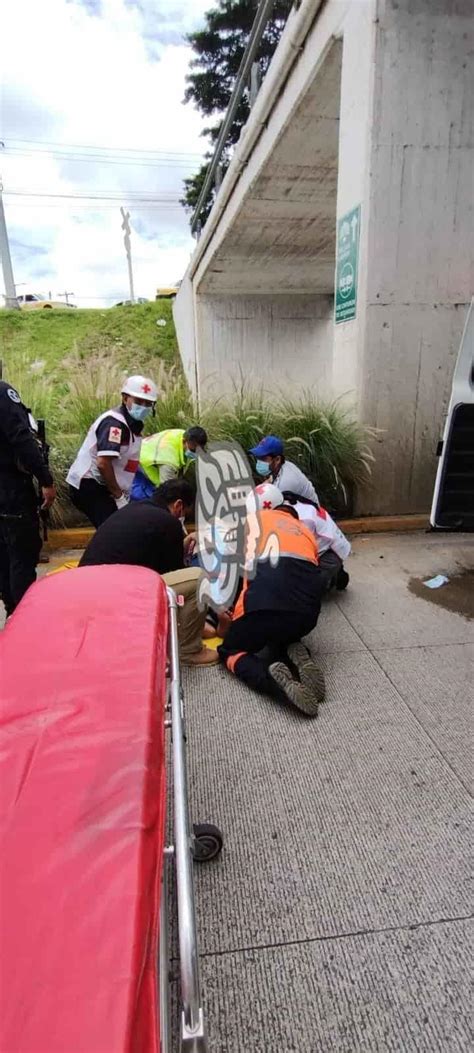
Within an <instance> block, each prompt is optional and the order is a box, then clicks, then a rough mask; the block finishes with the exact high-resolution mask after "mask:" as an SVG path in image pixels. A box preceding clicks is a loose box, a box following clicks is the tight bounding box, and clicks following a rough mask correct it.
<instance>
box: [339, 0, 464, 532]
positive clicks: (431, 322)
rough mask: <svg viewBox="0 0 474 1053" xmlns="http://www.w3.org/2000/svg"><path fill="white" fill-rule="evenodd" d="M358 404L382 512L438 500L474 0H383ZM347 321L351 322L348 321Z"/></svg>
mask: <svg viewBox="0 0 474 1053" xmlns="http://www.w3.org/2000/svg"><path fill="white" fill-rule="evenodd" d="M378 16H379V17H378V22H377V26H376V50H375V80H374V96H373V101H374V105H373V116H372V125H371V130H372V141H371V153H370V165H369V169H370V200H369V224H368V239H367V258H366V261H365V267H366V276H367V277H366V292H365V301H366V307H365V336H364V341H363V345H362V358H361V359H360V346H359V353H358V357H359V360H360V375H361V377H362V378H363V380H362V383H361V386H360V400H359V404H360V414H361V417H362V419H363V420H364V422H365V423H367V424H369V425H373V426H375V427H377V428H380V429H383V434H382V435H381V437H380V442H379V443H378V444H377V454H378V458H377V465H376V468H375V472H374V478H373V483H374V493H375V494H376V497H375V498H374V496H373V495H371V494H370V493H369V494H368V495H366V496H365V497H361V501H362V503H365V504H366V507H370V508H371V509H372V510H374V511H377V512H385V511H393V512H395V511H397V509H398V508H400V510H401V511H404V512H418V511H424V510H426V509H427V508H429V505H430V502H431V497H432V492H433V484H434V478H435V473H436V458H435V450H436V444H437V440H438V438H439V436H440V434H441V432H442V425H443V414H444V412H445V410H446V407H447V403H448V400H449V395H450V391H451V383H452V376H453V371H454V365H455V360H456V355H457V351H458V348H459V343H460V339H461V336H462V330H463V326H464V322H465V317H466V313H467V309H468V305H469V302H470V298H471V293H472V289H473V286H474V276H473V233H474V230H473V224H472V211H471V206H472V172H473V164H472V98H473V77H472V71H473V66H472V54H471V53H472V22H471V19H472V5H471V3H470V2H469V0H416V2H415V0H396V2H395V0H380V3H379V6H378ZM343 328H346V326H344V327H343Z"/></svg>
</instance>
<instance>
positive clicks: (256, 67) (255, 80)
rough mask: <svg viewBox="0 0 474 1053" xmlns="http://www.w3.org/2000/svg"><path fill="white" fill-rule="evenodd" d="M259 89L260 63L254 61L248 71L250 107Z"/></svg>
mask: <svg viewBox="0 0 474 1053" xmlns="http://www.w3.org/2000/svg"><path fill="white" fill-rule="evenodd" d="M259 91H260V63H259V62H254V63H253V66H252V69H251V72H250V109H252V108H253V104H254V102H255V99H256V98H257V95H258V93H259Z"/></svg>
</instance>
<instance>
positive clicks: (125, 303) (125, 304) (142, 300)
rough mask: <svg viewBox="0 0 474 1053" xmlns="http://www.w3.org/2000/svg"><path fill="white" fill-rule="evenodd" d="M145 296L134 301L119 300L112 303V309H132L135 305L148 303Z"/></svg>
mask: <svg viewBox="0 0 474 1053" xmlns="http://www.w3.org/2000/svg"><path fill="white" fill-rule="evenodd" d="M149 302H150V301H149V300H147V298H146V296H137V298H136V300H120V301H119V303H114V307H134V306H135V304H136V303H149Z"/></svg>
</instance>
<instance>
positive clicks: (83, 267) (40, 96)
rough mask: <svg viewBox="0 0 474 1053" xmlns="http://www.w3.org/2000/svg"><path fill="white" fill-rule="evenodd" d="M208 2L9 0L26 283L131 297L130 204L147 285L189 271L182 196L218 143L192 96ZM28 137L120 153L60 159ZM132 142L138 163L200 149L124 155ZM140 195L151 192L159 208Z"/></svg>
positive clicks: (11, 158) (14, 211) (6, 53)
mask: <svg viewBox="0 0 474 1053" xmlns="http://www.w3.org/2000/svg"><path fill="white" fill-rule="evenodd" d="M208 7H209V0H48V2H47V3H38V2H37V0H4V5H3V24H2V36H3V41H4V46H3V49H2V50H3V56H2V57H3V88H4V90H3V101H2V126H3V131H2V138H3V139H4V140H5V142H6V144H7V150H6V151H4V152H3V155H2V159H1V160H2V173H3V182H4V188H5V195H6V196H5V210H6V214H7V223H8V227H9V233H10V241H11V246H12V257H13V265H14V272H15V279H16V281H17V283H24V284H25V285H28V286H29V287H30V289H31V290H32V291H37V290H38V289H39V290H40V291H43V290H45V291H49V290H51V291H52V292H53V293H57V292H58V291H59V289H65V288H66V286H67V288H68V289H69V290H72V291H73V292H74V293H75V294H76V296H77V297H78V299H77V302H78V303H79V304H80V305H81V306H84V305H86V304H87V303H88V302H90V304H91V305H97V304H98V303H99V300H98V298H99V297H103V298H106V297H116V298H117V299H122V298H124V297H126V296H127V294H128V287H127V268H126V261H125V255H124V249H123V242H122V238H123V232H122V230H121V217H120V211H119V209H120V205H121V204H124V205H126V206H127V207H128V208H129V211H130V213H131V223H132V229H133V236H132V251H133V261H134V273H135V287H136V294H137V295H140V296H149V297H153V296H154V293H155V289H156V286H157V285H159V284H169V283H171V282H174V281H176V279H177V278H179V277H180V276H181V275H182V273H183V271H184V270H185V267H186V264H187V261H188V258H189V254H190V251H191V250H192V246H193V242H192V239H191V237H190V234H189V225H188V220H187V218H186V216H185V215H184V212H183V211H182V209H181V208H180V206H179V205H178V204H177V200H178V198H179V197H180V196H181V194H182V180H183V177H184V175H185V174H190V172H192V170H193V169H194V168H195V167H197V166H198V164H199V156H198V155H202V153H203V152H204V149H205V145H206V144H205V142H204V141H203V140H202V139H201V138H200V131H201V128H202V122H201V118H200V117H199V115H198V114H197V113H196V112H195V111H194V110H193V108H192V107H191V106H189V105H187V106H183V105H182V99H183V94H184V87H185V75H186V71H187V69H188V63H189V61H190V57H191V52H190V49H189V48H188V47H187V46H186V44H185V43H184V41H183V42H180V39H179V38H180V35H183V36H184V34H185V33H186V32H189V31H190V30H191V29H192V28H194V27H195V26H197V25H198V24H199V22H200V21H201V20H202V15H203V13H204V11H205V10H206V9H207V8H208ZM20 39H21V42H22V46H21V49H20V48H19V47H18V41H19V40H20ZM13 140H16V142H15V143H13ZM19 140H42V141H43V143H44V142H45V141H46V140H49V141H50V142H51V143H55V144H60V143H64V144H70V146H72V145H79V146H92V147H96V148H104V147H105V148H107V149H108V151H110V152H109V153H108V154H107V160H108V161H109V162H114V163H105V160H98V161H94V162H93V163H91V162H87V163H85V162H79V161H77V160H74V161H72V160H70V159H68V158H67V157H66V158H63V159H59V158H58V157H57V156H53V154H52V153H48V152H43V151H45V150H47V147H45V146H44V145H43V146H41V144H38V143H36V144H33V143H31V144H28V143H26V142H25V143H23V144H20V143H19ZM13 145H14V146H16V147H17V148H20V149H23V150H26V151H28V150H29V151H34V153H29V154H25V155H23V154H20V153H19V152H18V149H17V151H13V150H12V149H11V146H13ZM55 149H56V150H57V147H56V148H55ZM64 149H65V151H66V152H67V147H65V148H64ZM124 149H127V150H129V151H137V152H136V153H130V154H129V160H132V159H133V160H140V159H142V156H143V155H141V154H140V153H139V152H138V151H148V153H149V152H150V151H160V152H162V153H164V154H170V153H173V154H180V155H184V154H186V155H188V159H187V160H186V159H185V158H183V157H182V158H181V160H180V166H178V165H177V164H176V163H164V164H162V165H161V166H155V165H153V166H151V165H143V166H138V165H131V164H128V163H127V164H125V163H116V162H117V161H119V160H120V158H121V157H123V153H121V154H120V155H119V151H123V150H124ZM39 151H41V152H39ZM114 151H115V152H114ZM190 155H196V156H195V157H194V158H192V157H191V156H190ZM83 156H84V153H83ZM154 160H156V158H154ZM13 190H15V191H17V192H19V191H24V192H25V193H28V194H29V193H30V192H32V191H34V192H36V193H37V194H41V195H46V194H50V195H53V194H54V195H59V194H62V195H76V194H99V195H105V196H107V197H109V198H111V197H112V196H114V197H116V198H117V200H116V201H112V200H110V201H107V202H99V201H97V202H96V203H95V204H94V202H92V201H89V202H87V201H84V200H77V201H76V202H74V201H73V200H67V199H66V198H59V197H38V198H36V199H35V198H32V197H23V196H10V194H9V193H8V192H9V191H10V192H11V191H13ZM140 194H146V195H147V199H148V198H153V203H152V204H150V206H149V207H148V208H147V207H146V205H143V203H141V202H140V203H139V202H138V201H137V200H136V198H137V195H140ZM93 209H95V211H92V210H93ZM28 246H31V252H30V253H29V252H28ZM19 291H24V289H20V290H19Z"/></svg>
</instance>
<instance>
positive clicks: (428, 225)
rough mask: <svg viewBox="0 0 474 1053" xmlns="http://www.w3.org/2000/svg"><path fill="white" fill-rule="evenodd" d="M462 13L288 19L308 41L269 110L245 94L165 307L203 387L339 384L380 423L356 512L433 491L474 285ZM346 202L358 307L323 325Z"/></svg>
mask: <svg viewBox="0 0 474 1053" xmlns="http://www.w3.org/2000/svg"><path fill="white" fill-rule="evenodd" d="M311 14H312V15H313V20H312V21H311V18H310V17H309V16H311ZM471 15H472V0H350V2H348V0H326V3H324V4H322V5H320V4H319V3H318V0H302V3H301V5H300V8H299V9H298V11H297V12H296V11H294V12H293V15H292V21H291V24H290V21H289V25H288V27H287V30H288V33H290V34H291V33H294V32H296V29H295V27H296V25H297V23H298V20H299V22H300V23H301V24H302V23H303V19H306V22H305V26H306V28H305V32H306V34H307V35H306V37H305V40H304V44H302V45H301V46H300V45H299V44H298V46H296V45H294V46H293V51H292V54H293V58H294V65H293V67H292V68H291V70H290V72H289V74H288V79H287V81H286V82H285V84H284V87H282V90H281V91H279V92H276V93H275V94H274V96H273V97H272V100H271V103H270V102H268V106H270V105H271V107H272V108H271V109H270V110H269V111H268V113H266V115H265V119H263V116H262V114H263V106H264V102H262V104H261V106H260V111H259V109H258V108H259V105H260V104H259V101H258V100H257V105H256V107H255V111H254V113H253V114H252V115H251V117H250V120H249V122H248V124H247V126H246V129H245V130H244V132H243V135H242V137H241V141H240V142H239V144H238V147H237V148H236V155H235V158H234V161H233V167H232V165H231V168H230V169H229V172H228V173H227V176H226V179H225V180H224V184H223V187H222V188H221V191H220V195H219V197H218V201H217V204H216V206H215V207H214V210H213V212H212V213H211V217H210V219H209V221H208V224H207V225H206V228H205V231H204V234H203V239H202V241H203V247H202V249H200V248H199V246H198V248H197V249H196V252H195V254H194V257H193V261H192V262H191V265H190V269H189V272H188V278H187V279H186V280H185V282H184V283H183V287H182V289H181V290H180V293H179V296H178V299H177V303H176V307H175V317H176V321H177V326H178V336H179V341H180V349H181V353H182V357H183V362H184V365H185V369H186V373H187V376H188V380H189V381H190V384H191V386H192V388H193V390H195V388H196V383H198V384H199V385H200V387H201V390H202V393H203V396H204V397H206V396H207V394H208V392H209V391H210V390H212V391H213V392H215V393H216V394H220V393H222V392H228V391H230V390H231V384H232V377H237V378H238V379H240V377H241V376H244V377H245V378H246V379H247V381H248V383H249V384H252V385H257V386H262V385H263V387H264V388H265V389H266V390H267V391H272V390H280V389H281V387H282V385H283V386H284V387H285V388H286V390H288V391H290V392H292V393H293V392H296V391H301V390H303V389H304V388H307V387H308V386H309V387H314V388H316V390H317V393H318V394H319V395H320V396H321V397H324V398H326V397H336V396H339V395H341V394H346V393H347V395H348V399H350V401H351V402H352V403H353V404H354V405H355V406H356V412H357V413H358V416H359V419H360V420H361V421H362V422H363V423H364V424H366V425H368V426H370V427H374V428H376V429H378V436H377V439H376V441H375V443H374V445H375V452H376V455H377V464H376V467H375V470H374V474H373V486H372V488H371V489H370V490H368V491H367V492H366V493H365V494H361V495H359V510H360V511H361V512H372V513H385V512H418V511H426V510H427V509H428V508H429V505H430V501H431V495H432V490H433V484H434V476H435V468H436V463H435V456H434V451H435V449H436V444H437V440H438V437H439V435H440V434H441V431H442V427H443V414H444V412H445V409H446V406H447V402H448V399H449V393H450V389H451V382H452V375H453V369H454V363H455V358H456V354H457V350H458V346H459V342H460V338H461V335H462V329H463V324H464V320H465V315H466V311H467V307H468V304H469V301H470V297H471V293H472V289H473V285H474V279H473V276H472V245H473V225H472V213H470V194H471V183H472V171H473V164H472V117H471V114H472V105H471V97H472V92H473V85H472V71H473V64H472V58H471V56H470V50H471V48H470V45H471V40H472V36H471V24H470V16H471ZM285 32H286V31H285ZM287 38H288V34H287ZM286 52H287V57H288V48H287V49H286ZM279 55H280V60H281V61H282V62H283V61H284V48H283V38H282V41H281V44H280V48H279V51H278V52H277V55H276V56H275V60H274V63H275V62H277V61H279V58H278V56H279ZM285 61H286V60H285ZM273 65H274V64H272V66H273ZM268 76H269V77H270V76H271V71H270V73H269V75H268ZM267 87H268V78H267V80H266V81H265V82H264V85H263V88H262V91H261V96H259V99H261V97H264V96H265V91H266V88H267ZM267 97H268V98H269V92H268V91H267ZM257 111H258V113H257ZM252 122H253V125H252ZM259 122H260V123H259ZM258 128H260V132H258ZM256 129H257V131H256ZM337 131H338V134H339V142H338V143H337ZM254 132H255V135H254ZM250 140H251V141H252V142H253V144H254V145H253V146H252V148H251V150H250V153H249V154H248V156H246V155H245V144H246V143H248V142H249V141H250ZM298 143H301V147H299V145H298ZM337 145H338V149H337ZM232 173H234V174H232ZM239 173H240V174H239ZM233 179H235V180H237V181H236V182H235V185H234V183H233V182H232V180H233ZM225 187H227V188H229V187H233V189H230V190H229V191H228V194H227V196H226V194H224V196H222V195H223V192H224V190H225ZM219 199H220V200H221V203H222V208H221V210H219ZM336 199H337V200H336ZM359 204H360V205H361V235H360V256H359V280H358V299H357V317H356V319H355V320H353V321H350V322H346V323H343V324H338V325H337V326H335V325H334V323H333V314H332V297H331V296H330V295H329V291H330V289H331V267H332V262H331V261H333V260H334V258H335V241H336V222H337V217H341V216H342V215H343V214H344V213H345V212H347V211H349V210H350V209H352V208H353V207H354V206H356V205H359ZM213 217H214V218H213ZM216 217H217V218H216ZM257 292H258V295H256V293H257ZM188 315H191V316H192V318H193V321H192V320H191V318H190V317H189V316H188ZM211 385H212V386H211Z"/></svg>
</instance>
